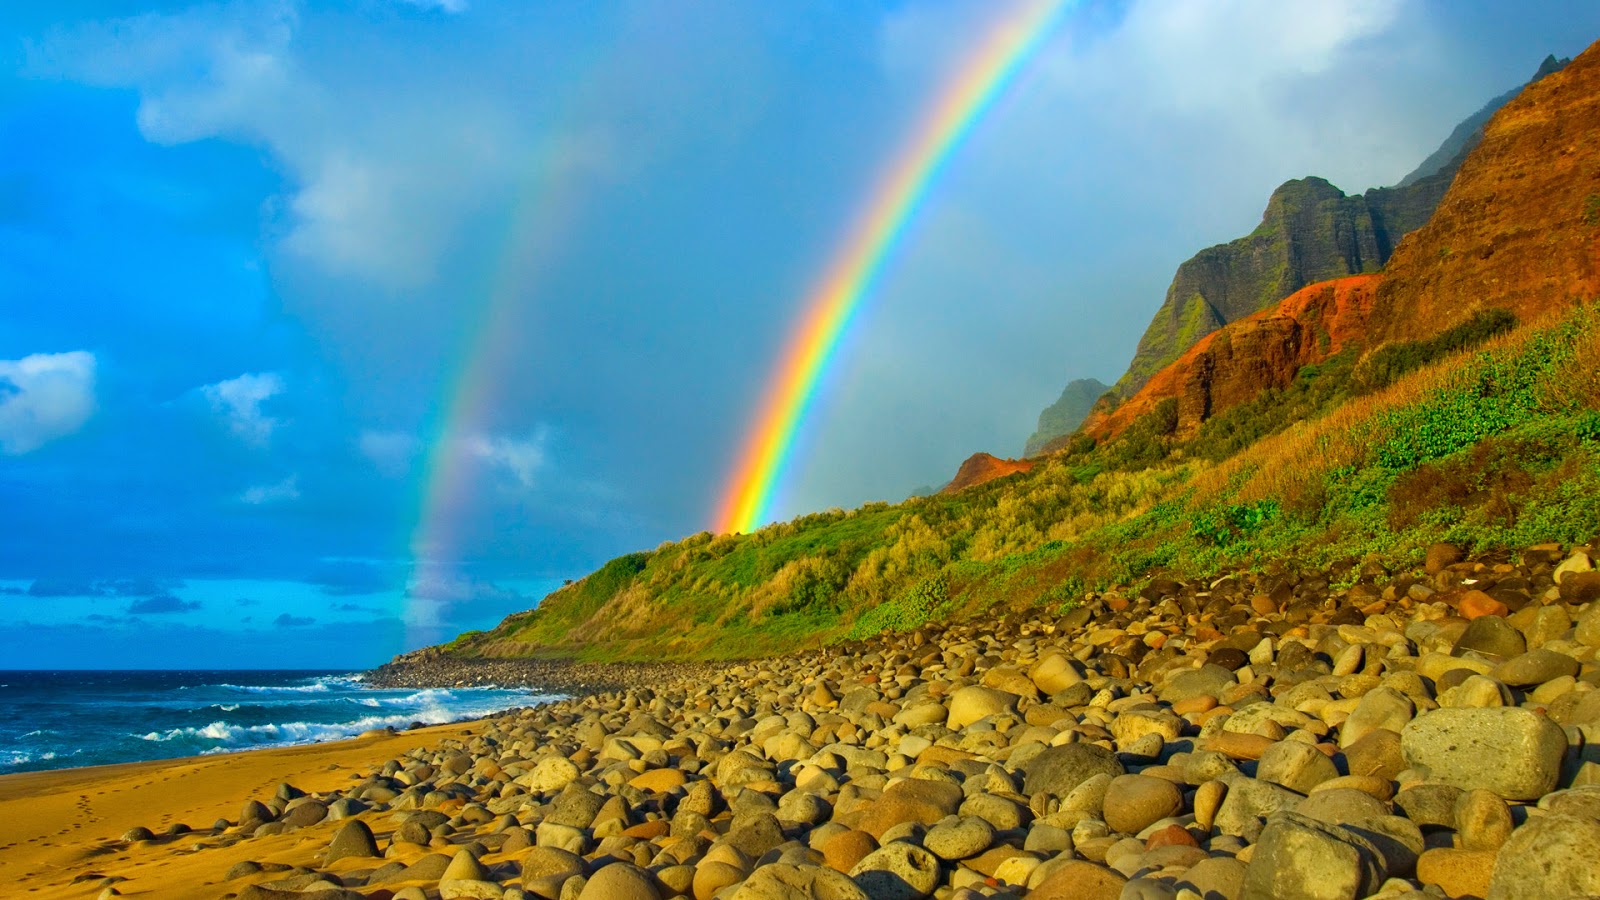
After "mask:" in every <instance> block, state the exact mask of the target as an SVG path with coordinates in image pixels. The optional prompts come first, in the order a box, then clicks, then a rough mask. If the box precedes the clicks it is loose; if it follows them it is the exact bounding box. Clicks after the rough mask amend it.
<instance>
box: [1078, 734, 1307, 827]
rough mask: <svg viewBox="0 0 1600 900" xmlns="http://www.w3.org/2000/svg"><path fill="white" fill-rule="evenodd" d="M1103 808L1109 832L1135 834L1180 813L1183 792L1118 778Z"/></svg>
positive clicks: (1154, 781) (1148, 780)
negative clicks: (1110, 829) (1109, 828)
mask: <svg viewBox="0 0 1600 900" xmlns="http://www.w3.org/2000/svg"><path fill="white" fill-rule="evenodd" d="M1312 752H1316V751H1312ZM1103 807H1104V813H1103V815H1102V816H1101V818H1103V819H1104V820H1105V822H1106V824H1107V825H1109V826H1111V828H1112V830H1114V831H1118V832H1121V833H1123V834H1138V833H1139V832H1141V831H1143V830H1144V829H1145V827H1146V826H1148V825H1150V824H1152V823H1154V822H1156V821H1158V820H1160V819H1165V818H1167V817H1168V816H1175V815H1178V814H1179V813H1181V812H1182V811H1183V792H1182V791H1179V790H1178V787H1177V785H1175V784H1173V783H1172V782H1170V781H1167V780H1165V779H1162V778H1152V777H1150V776H1148V775H1119V776H1117V777H1116V778H1113V779H1111V784H1110V785H1109V786H1107V787H1106V794H1105V801H1104V804H1103Z"/></svg>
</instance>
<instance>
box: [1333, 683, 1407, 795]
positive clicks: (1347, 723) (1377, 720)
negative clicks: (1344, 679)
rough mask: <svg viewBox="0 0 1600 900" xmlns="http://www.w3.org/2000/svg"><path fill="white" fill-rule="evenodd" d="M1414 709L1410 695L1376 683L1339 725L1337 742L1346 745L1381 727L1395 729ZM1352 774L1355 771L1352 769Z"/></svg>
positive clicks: (1403, 726) (1400, 727)
mask: <svg viewBox="0 0 1600 900" xmlns="http://www.w3.org/2000/svg"><path fill="white" fill-rule="evenodd" d="M1415 713H1416V704H1414V703H1412V702H1411V698H1410V697H1407V696H1406V695H1405V694H1402V693H1400V692H1399V691H1397V690H1395V689H1394V688H1390V687H1378V688H1374V689H1372V690H1370V691H1368V692H1367V693H1365V694H1363V695H1362V697H1361V701H1360V702H1359V703H1357V704H1356V708H1355V710H1354V711H1353V712H1351V713H1350V716H1349V717H1348V718H1346V719H1345V720H1344V724H1343V725H1342V726H1341V727H1340V729H1339V746H1340V747H1341V748H1348V747H1350V746H1351V745H1353V744H1355V743H1357V742H1358V741H1360V740H1361V739H1362V738H1366V737H1368V736H1370V735H1371V734H1372V733H1373V732H1375V731H1378V730H1379V729H1383V730H1386V731H1393V732H1399V731H1400V730H1401V729H1403V728H1405V727H1406V723H1408V722H1410V721H1411V717H1412V716H1413V715H1414V714H1415ZM1352 774H1366V773H1357V772H1355V771H1354V770H1353V769H1352Z"/></svg>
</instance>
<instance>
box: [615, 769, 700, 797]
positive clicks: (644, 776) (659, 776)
mask: <svg viewBox="0 0 1600 900" xmlns="http://www.w3.org/2000/svg"><path fill="white" fill-rule="evenodd" d="M688 782H689V777H688V776H687V775H684V774H683V773H682V772H680V771H678V770H677V769H651V770H650V771H648V772H644V773H641V774H639V775H636V776H634V777H633V780H631V781H629V782H628V784H629V785H631V786H633V787H636V788H638V789H639V790H641V791H648V792H649V793H652V794H665V793H667V792H668V791H670V790H672V789H673V788H680V787H683V786H684V785H685V784H688Z"/></svg>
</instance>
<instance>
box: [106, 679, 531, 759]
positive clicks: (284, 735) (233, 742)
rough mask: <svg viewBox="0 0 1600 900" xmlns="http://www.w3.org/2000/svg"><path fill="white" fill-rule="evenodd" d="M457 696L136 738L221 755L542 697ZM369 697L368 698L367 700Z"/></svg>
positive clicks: (421, 695) (437, 693)
mask: <svg viewBox="0 0 1600 900" xmlns="http://www.w3.org/2000/svg"><path fill="white" fill-rule="evenodd" d="M463 699H464V698H461V697H458V696H457V695H456V694H455V693H453V692H451V691H447V690H439V689H430V690H423V691H417V692H415V693H412V694H408V695H406V696H403V697H387V698H379V699H377V700H373V698H359V702H361V703H362V705H363V706H378V705H379V704H380V703H381V705H382V706H384V707H389V708H396V707H398V709H396V711H395V712H392V713H389V714H385V715H368V716H362V717H360V718H357V719H353V720H350V721H345V722H304V721H295V722H269V723H265V724H260V725H235V724H231V723H229V722H226V721H223V720H218V721H215V722H212V723H210V724H208V725H204V726H198V727H196V726H191V727H185V728H173V729H170V730H167V731H151V732H149V733H147V734H142V735H136V736H137V737H139V738H140V739H142V740H146V741H154V742H158V743H166V742H170V741H184V742H194V743H212V742H215V743H214V744H213V745H212V746H210V747H208V748H205V749H203V750H202V751H201V752H203V753H221V752H227V751H229V750H239V749H245V748H251V747H264V746H283V745H289V744H307V743H314V742H318V741H331V740H339V739H342V738H349V737H355V736H356V735H359V734H361V733H362V732H365V731H371V730H373V729H377V728H388V727H397V728H405V727H408V726H410V725H411V724H412V723H416V722H420V723H422V724H425V725H440V724H444V723H446V722H455V721H459V720H462V719H470V718H475V717H479V716H486V715H489V714H491V713H494V712H498V711H499V710H502V709H505V708H506V707H507V706H511V705H523V704H527V703H532V702H536V701H537V700H540V699H547V697H545V696H544V695H529V696H526V697H509V696H506V695H505V694H504V693H503V692H499V691H496V692H495V696H493V697H472V698H470V700H468V701H467V702H462V701H463ZM369 700H372V701H373V702H371V703H370V704H369V703H368V701H369Z"/></svg>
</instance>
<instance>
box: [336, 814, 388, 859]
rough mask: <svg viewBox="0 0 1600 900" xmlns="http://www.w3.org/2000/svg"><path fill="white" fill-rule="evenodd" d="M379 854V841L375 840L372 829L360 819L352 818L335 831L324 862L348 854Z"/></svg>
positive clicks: (341, 857) (342, 857)
mask: <svg viewBox="0 0 1600 900" xmlns="http://www.w3.org/2000/svg"><path fill="white" fill-rule="evenodd" d="M377 855H379V854H378V842H377V841H376V840H373V837H372V829H370V828H368V827H367V823H365V822H363V821H361V820H360V819H351V820H349V821H348V822H346V823H344V825H342V826H340V827H339V830H338V831H336V832H334V835H333V840H332V841H330V842H329V843H328V852H327V854H326V855H325V856H323V862H325V863H331V862H333V861H334V860H336V859H344V858H345V857H347V856H377Z"/></svg>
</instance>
